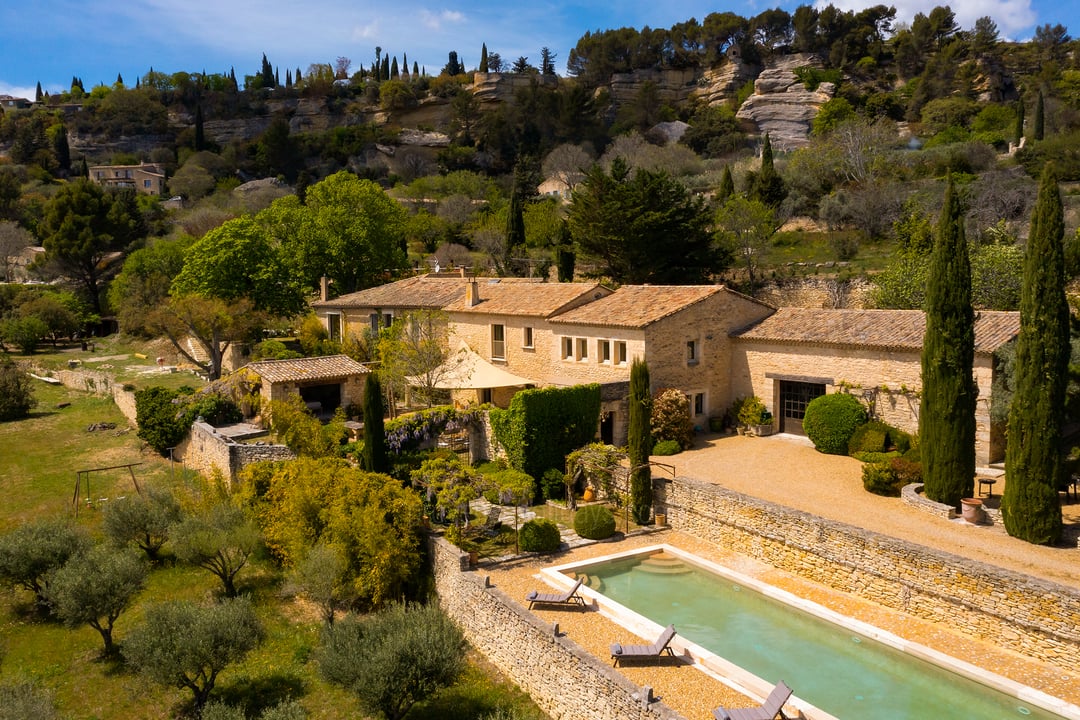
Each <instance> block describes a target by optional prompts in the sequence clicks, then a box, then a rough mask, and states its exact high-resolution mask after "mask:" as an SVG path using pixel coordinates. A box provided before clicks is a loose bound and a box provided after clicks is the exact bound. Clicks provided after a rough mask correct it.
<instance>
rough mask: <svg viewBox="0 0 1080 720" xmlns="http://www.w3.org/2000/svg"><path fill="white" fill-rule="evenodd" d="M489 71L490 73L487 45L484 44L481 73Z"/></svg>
mask: <svg viewBox="0 0 1080 720" xmlns="http://www.w3.org/2000/svg"><path fill="white" fill-rule="evenodd" d="M487 71H488V57H487V43H484V44H483V45H482V46H481V47H480V72H482V73H486V72H487Z"/></svg>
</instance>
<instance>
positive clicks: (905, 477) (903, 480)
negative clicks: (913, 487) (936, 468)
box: [862, 457, 922, 497]
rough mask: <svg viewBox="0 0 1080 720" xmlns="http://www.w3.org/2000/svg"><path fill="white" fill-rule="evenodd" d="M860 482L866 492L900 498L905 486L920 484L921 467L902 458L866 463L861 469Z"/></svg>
mask: <svg viewBox="0 0 1080 720" xmlns="http://www.w3.org/2000/svg"><path fill="white" fill-rule="evenodd" d="M862 481H863V487H864V488H865V489H866V490H867V492H872V493H874V494H875V495H884V496H886V497H900V490H901V489H902V488H903V487H904V486H905V485H910V484H911V483H918V482H922V465H921V464H919V463H917V462H912V461H910V460H905V459H904V458H902V457H893V458H889V459H887V460H882V461H880V462H874V463H867V464H866V465H864V466H863V469H862Z"/></svg>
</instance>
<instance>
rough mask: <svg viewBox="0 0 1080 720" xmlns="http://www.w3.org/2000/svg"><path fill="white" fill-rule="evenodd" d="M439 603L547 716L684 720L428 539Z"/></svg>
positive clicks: (454, 552)
mask: <svg viewBox="0 0 1080 720" xmlns="http://www.w3.org/2000/svg"><path fill="white" fill-rule="evenodd" d="M431 545H432V547H431V555H432V558H433V559H434V566H435V587H436V590H437V591H438V594H439V602H440V604H441V605H442V607H443V609H444V610H445V611H446V613H447V614H448V615H449V616H450V617H452V618H453V619H454V621H455V622H456V623H457V624H458V625H459V626H460V627H461V629H462V631H463V632H464V633H465V637H466V638H467V639H468V641H469V643H470V644H472V646H473V647H475V648H476V649H477V650H479V651H480V652H481V653H482V654H483V655H484V656H485V657H486V658H487V659H488V660H490V661H491V662H493V663H494V664H495V665H496V666H498V668H499V669H500V670H502V671H503V672H504V673H505V674H506V675H507V676H508V677H509V678H510V679H511V680H513V681H514V682H515V683H516V684H517V685H518V686H519V687H521V689H522V690H524V691H525V692H527V693H528V694H529V695H530V696H531V697H532V699H533V700H534V701H535V702H536V704H537V705H539V706H540V707H541V708H542V709H543V710H544V712H546V713H547V714H549V715H550V716H551V717H553V718H560V719H561V720H610V719H611V718H620V720H646V719H648V720H682V716H681V715H679V714H678V713H676V712H675V711H674V710H672V709H671V708H669V707H668V706H666V705H664V704H663V703H662V702H646V701H645V699H644V698H645V691H644V690H643V689H642V688H640V687H638V686H637V685H634V684H633V683H632V682H630V681H629V680H628V679H626V677H625V676H623V675H622V674H621V673H619V672H618V671H617V670H615V669H613V668H612V667H611V666H609V665H608V664H607V663H606V662H604V661H602V660H600V659H599V658H597V657H595V656H593V655H592V654H590V653H589V652H587V651H586V650H585V649H583V648H582V647H581V646H580V645H578V644H577V643H576V642H574V641H573V640H572V639H570V638H569V637H567V636H566V635H563V634H558V635H557V634H555V627H554V626H553V625H550V624H548V623H547V622H544V621H543V620H541V619H540V618H538V617H537V616H536V615H534V614H532V613H531V612H529V611H528V610H526V609H525V608H524V607H523V606H522V605H521V604H519V603H518V602H516V601H515V600H513V599H512V598H511V597H510V596H509V595H507V594H506V593H504V592H503V591H502V590H500V589H499V588H497V587H488V586H487V585H488V583H487V576H485V575H482V574H480V573H477V572H473V571H470V570H468V569H467V568H468V556H467V555H466V554H465V553H462V552H461V551H460V550H458V549H457V548H456V547H454V546H453V545H451V544H450V543H448V542H446V541H445V540H443V539H442V538H432V540H431Z"/></svg>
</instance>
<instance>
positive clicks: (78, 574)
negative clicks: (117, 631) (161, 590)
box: [48, 545, 146, 655]
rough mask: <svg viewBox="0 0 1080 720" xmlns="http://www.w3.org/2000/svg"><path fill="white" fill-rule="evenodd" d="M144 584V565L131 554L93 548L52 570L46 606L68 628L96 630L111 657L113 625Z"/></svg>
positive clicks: (100, 547)
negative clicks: (54, 570)
mask: <svg viewBox="0 0 1080 720" xmlns="http://www.w3.org/2000/svg"><path fill="white" fill-rule="evenodd" d="M145 582H146V565H145V563H144V561H143V560H142V559H141V558H140V557H139V556H138V555H137V554H136V553H135V552H134V551H131V550H117V549H115V548H112V547H109V546H108V545H96V546H94V547H93V548H91V549H90V550H89V551H88V552H85V553H80V554H79V555H76V556H75V557H73V558H72V559H71V560H69V561H68V562H67V563H65V564H64V566H63V567H61V568H60V569H59V570H57V571H56V573H55V574H54V575H53V577H52V582H51V583H49V589H48V600H49V605H50V606H51V607H52V609H53V612H54V613H56V615H57V616H58V617H59V618H60V619H61V620H63V621H64V624H66V625H68V626H69V627H79V626H80V625H89V626H90V627H92V628H94V629H95V630H97V631H98V632H99V633H100V634H101V639H102V641H103V642H104V643H105V648H104V651H103V652H104V654H105V655H112V654H113V653H114V652H115V651H116V646H115V645H114V643H113V625H115V624H116V620H117V618H119V617H120V615H121V613H123V612H124V611H125V610H127V608H128V606H129V605H130V604H131V601H132V600H133V599H134V598H135V596H136V595H137V594H138V593H139V591H140V590H141V589H142V587H143V585H144V584H145Z"/></svg>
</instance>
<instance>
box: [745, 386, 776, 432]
mask: <svg viewBox="0 0 1080 720" xmlns="http://www.w3.org/2000/svg"><path fill="white" fill-rule="evenodd" d="M736 404H737V406H738V410H737V413H736V418H737V419H738V421H739V427H742V428H745V429H746V432H749V433H750V434H751V435H771V434H772V430H773V428H772V413H771V412H769V410H768V408H766V407H765V403H763V402H762V401H761V398H759V397H758V396H756V395H752V396H750V397H747V398H740V399H739V400H738V401H736Z"/></svg>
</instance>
